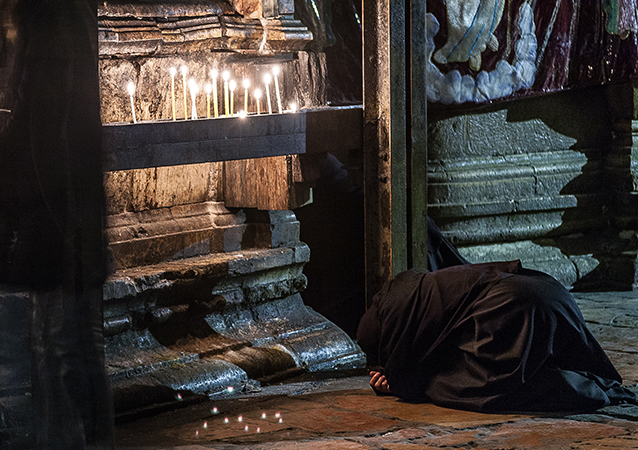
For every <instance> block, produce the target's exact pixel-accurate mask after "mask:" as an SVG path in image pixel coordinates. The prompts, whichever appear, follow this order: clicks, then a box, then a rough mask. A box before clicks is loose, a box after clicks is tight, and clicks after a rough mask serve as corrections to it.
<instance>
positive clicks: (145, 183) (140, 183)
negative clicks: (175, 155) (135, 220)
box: [104, 163, 220, 215]
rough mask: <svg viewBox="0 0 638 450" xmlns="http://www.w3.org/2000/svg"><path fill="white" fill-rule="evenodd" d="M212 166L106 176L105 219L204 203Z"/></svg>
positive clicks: (127, 172) (118, 172)
mask: <svg viewBox="0 0 638 450" xmlns="http://www.w3.org/2000/svg"><path fill="white" fill-rule="evenodd" d="M211 166H212V164H209V163H204V164H192V165H187V166H172V167H156V168H149V169H139V170H127V171H117V172H106V173H105V175H104V189H105V192H106V197H107V213H108V214H109V215H116V214H123V213H128V212H141V211H146V210H149V209H154V208H168V207H173V206H178V205H185V204H192V203H198V202H206V201H209V200H210V201H215V200H217V201H219V200H220V198H215V197H211V196H210V195H209V192H210V190H211V180H210V172H211V169H212V167H211Z"/></svg>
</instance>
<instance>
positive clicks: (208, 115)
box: [204, 83, 212, 119]
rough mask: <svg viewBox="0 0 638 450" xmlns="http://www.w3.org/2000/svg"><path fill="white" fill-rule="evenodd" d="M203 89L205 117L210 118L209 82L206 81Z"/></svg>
mask: <svg viewBox="0 0 638 450" xmlns="http://www.w3.org/2000/svg"><path fill="white" fill-rule="evenodd" d="M204 89H205V90H206V117H207V118H208V119H210V91H211V90H212V87H211V85H210V83H206V86H204Z"/></svg>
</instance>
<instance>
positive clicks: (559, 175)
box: [428, 89, 636, 289]
mask: <svg viewBox="0 0 638 450" xmlns="http://www.w3.org/2000/svg"><path fill="white" fill-rule="evenodd" d="M608 107H609V105H608V98H607V97H606V94H605V91H604V90H601V89H590V90H587V91H582V92H573V93H563V94H560V95H556V96H551V97H550V96H547V97H544V98H538V99H530V100H529V101H523V102H520V103H519V102H517V103H511V104H504V105H501V106H498V107H491V108H483V109H481V110H479V111H475V112H472V113H465V112H457V113H453V114H448V115H447V116H440V117H435V118H434V119H433V120H431V122H430V126H429V135H428V140H429V149H430V152H429V155H428V157H429V165H428V171H429V180H428V183H429V188H428V192H429V207H428V212H429V214H430V215H431V216H432V217H433V218H434V220H435V221H436V222H437V224H438V225H439V226H440V228H441V229H442V230H443V232H444V233H446V234H447V235H448V236H449V237H451V239H452V240H453V241H454V242H456V243H457V245H458V247H460V250H461V252H467V255H468V256H469V258H470V260H473V261H476V262H479V261H489V260H491V259H482V258H485V257H488V258H489V257H490V256H495V255H489V253H490V252H489V251H483V250H481V249H480V248H479V247H481V246H482V247H494V248H497V247H501V246H508V245H512V244H515V243H521V242H523V243H524V242H525V241H530V240H532V241H534V242H537V243H538V244H539V246H533V245H532V246H524V248H518V249H517V250H520V252H518V253H515V254H514V256H515V258H511V257H510V258H508V259H521V260H522V261H523V264H524V265H526V266H528V267H533V268H538V269H540V270H542V271H545V272H548V273H550V274H551V275H553V276H555V277H556V278H558V279H560V281H561V282H563V283H564V284H565V285H568V286H571V285H573V284H574V283H578V282H580V281H581V280H583V281H582V283H581V284H583V285H584V284H587V286H594V285H599V286H600V285H602V284H603V283H607V284H608V286H609V288H611V289H613V287H611V286H614V285H615V286H617V288H618V289H621V288H625V287H631V285H632V283H633V279H634V276H635V275H634V273H633V271H634V269H632V267H633V263H632V262H631V261H627V262H625V261H624V260H623V261H621V263H620V264H616V265H615V266H614V262H615V261H617V260H618V258H619V257H620V256H622V255H623V250H622V247H623V244H624V246H625V249H627V248H628V247H627V244H630V245H631V247H629V248H636V245H635V243H633V242H632V241H631V240H628V239H624V240H623V239H622V238H620V237H619V236H614V232H613V230H611V229H610V228H609V225H608V224H609V223H610V222H609V220H608V219H609V216H608V214H609V212H610V208H609V204H610V199H609V198H608V189H609V187H611V186H612V185H613V184H614V183H615V182H616V180H617V179H618V178H619V177H615V176H614V175H613V174H612V173H611V172H609V171H608V169H609V168H610V167H613V166H614V164H615V163H614V162H612V161H616V160H618V161H619V163H618V164H617V165H618V166H619V167H620V168H621V169H622V170H624V171H625V172H627V171H628V170H629V168H628V165H627V164H628V160H627V159H626V158H624V159H622V158H620V159H622V161H620V159H619V158H614V159H613V160H610V159H608V158H607V156H608V155H612V156H613V155H615V154H617V153H618V154H621V153H623V152H624V154H626V153H627V152H626V150H625V151H623V150H622V149H620V146H619V147H618V151H611V152H610V151H609V149H608V147H609V145H610V143H611V142H612V134H611V128H612V126H611V125H612V123H611V120H610V118H609V116H607V115H605V114H604V113H602V111H603V110H605V108H608ZM561 111H563V112H561ZM431 119H432V118H431ZM625 141H626V139H625ZM627 173H628V172H627ZM620 178H622V179H626V178H627V177H625V176H624V175H623V176H622V177H620ZM617 197H618V196H614V198H617ZM623 220H624V219H623ZM624 222H627V223H629V222H630V221H627V220H625V221H624ZM616 223H618V224H620V222H616ZM603 230H605V231H604V232H603ZM603 235H604V239H602V237H603ZM570 236H572V237H573V236H580V238H579V239H570ZM565 237H567V239H565ZM541 239H542V240H543V242H542V243H541V242H538V241H540V240H541ZM576 242H578V244H577V245H576V246H575V245H574V244H575V243H576ZM477 246H479V247H477ZM542 247H550V248H551V247H553V248H554V249H555V250H557V251H558V252H560V253H562V256H561V257H560V258H554V257H551V258H548V257H547V255H546V254H547V250H548V249H547V248H542ZM632 251H633V250H632ZM464 254H465V253H464ZM594 255H595V256H594ZM629 257H630V256H628V258H629ZM479 258H481V259H479ZM628 258H627V259H628ZM634 259H635V256H634ZM616 269H619V270H616ZM613 272H616V274H617V276H615V277H610V276H609V275H610V274H611V273H613ZM627 278H629V279H627Z"/></svg>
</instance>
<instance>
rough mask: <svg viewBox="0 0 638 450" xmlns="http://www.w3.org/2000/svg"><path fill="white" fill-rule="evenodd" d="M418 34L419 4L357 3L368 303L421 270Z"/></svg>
mask: <svg viewBox="0 0 638 450" xmlns="http://www.w3.org/2000/svg"><path fill="white" fill-rule="evenodd" d="M419 21H422V25H421V24H420V23H419ZM424 26H425V1H424V0H415V1H414V2H410V1H408V0H378V1H374V2H363V38H364V39H363V40H364V53H363V54H364V56H363V58H364V63H363V71H364V73H363V80H364V95H363V97H364V138H363V140H364V156H363V164H364V192H365V223H366V225H365V234H366V237H365V238H366V298H367V301H368V302H369V301H370V300H371V299H372V296H373V295H374V294H375V293H376V292H377V291H378V289H379V288H380V287H381V285H382V284H383V282H385V281H387V280H389V279H391V278H392V277H393V276H394V275H396V274H397V273H399V272H401V271H404V270H406V269H408V268H410V267H416V268H419V269H422V268H425V267H427V242H426V239H427V220H426V217H427V211H426V207H427V197H426V187H425V186H426V173H427V154H426V145H425V136H426V135H427V121H426V117H425V116H426V111H425V110H426V98H425V80H424V70H425V64H424V63H425V58H424V52H425V45H424V41H425V32H424V29H423V27H424Z"/></svg>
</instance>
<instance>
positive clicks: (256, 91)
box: [253, 89, 261, 114]
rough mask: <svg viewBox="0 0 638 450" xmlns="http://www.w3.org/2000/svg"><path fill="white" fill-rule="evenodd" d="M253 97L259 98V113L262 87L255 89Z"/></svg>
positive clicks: (259, 111)
mask: <svg viewBox="0 0 638 450" xmlns="http://www.w3.org/2000/svg"><path fill="white" fill-rule="evenodd" d="M253 97H255V100H257V114H261V89H255V91H254V92H253Z"/></svg>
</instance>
